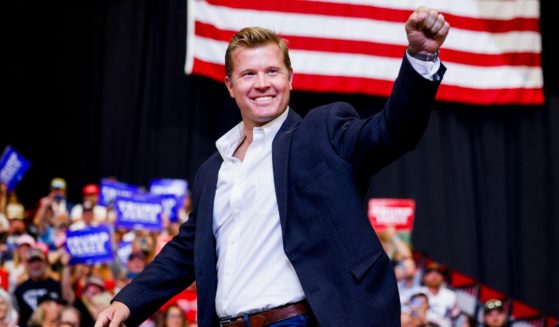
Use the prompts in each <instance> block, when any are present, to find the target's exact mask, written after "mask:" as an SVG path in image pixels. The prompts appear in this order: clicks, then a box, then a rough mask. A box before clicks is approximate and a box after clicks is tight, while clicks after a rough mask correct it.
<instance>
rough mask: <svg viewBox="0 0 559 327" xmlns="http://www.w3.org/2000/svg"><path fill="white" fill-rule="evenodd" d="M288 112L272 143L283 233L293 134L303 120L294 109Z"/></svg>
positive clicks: (275, 182) (275, 181) (275, 183)
mask: <svg viewBox="0 0 559 327" xmlns="http://www.w3.org/2000/svg"><path fill="white" fill-rule="evenodd" d="M288 110H289V113H288V115H287V118H286V120H285V121H284V122H283V125H282V126H281V128H280V130H279V131H278V133H277V134H276V137H275V138H274V141H273V143H272V162H273V168H274V185H275V188H276V198H277V201H278V209H279V215H280V222H281V229H282V230H283V231H285V223H286V219H287V182H288V178H287V177H288V175H287V174H288V167H289V149H290V147H291V138H292V136H293V132H294V130H295V128H296V127H297V125H298V124H299V122H300V121H301V119H302V118H301V116H299V114H297V113H296V112H295V111H293V110H292V109H288Z"/></svg>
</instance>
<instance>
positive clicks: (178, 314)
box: [157, 304, 187, 327]
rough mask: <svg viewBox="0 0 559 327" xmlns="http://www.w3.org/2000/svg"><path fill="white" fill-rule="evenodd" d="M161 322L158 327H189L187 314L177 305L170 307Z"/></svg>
mask: <svg viewBox="0 0 559 327" xmlns="http://www.w3.org/2000/svg"><path fill="white" fill-rule="evenodd" d="M160 320H161V321H160V322H159V323H158V324H157V326H158V327H187V323H186V317H185V314H184V312H183V311H182V309H181V308H180V307H179V306H178V305H176V304H172V305H170V306H168V307H167V309H166V310H165V311H164V312H163V314H162V316H161V319H160Z"/></svg>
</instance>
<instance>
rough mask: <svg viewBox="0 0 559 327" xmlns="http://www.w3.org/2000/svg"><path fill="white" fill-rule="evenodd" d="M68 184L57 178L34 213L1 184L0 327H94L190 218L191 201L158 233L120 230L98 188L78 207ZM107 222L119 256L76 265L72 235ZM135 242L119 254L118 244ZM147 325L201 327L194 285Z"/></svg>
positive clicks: (89, 189)
mask: <svg viewBox="0 0 559 327" xmlns="http://www.w3.org/2000/svg"><path fill="white" fill-rule="evenodd" d="M66 190H67V185H66V181H65V180H64V179H62V178H54V179H53V180H52V181H51V183H50V191H49V193H48V194H47V195H46V196H44V197H43V198H41V199H40V200H39V201H38V204H37V206H36V207H34V208H27V209H26V208H24V206H23V205H22V204H21V203H20V202H19V201H18V198H17V195H16V192H8V191H7V187H6V185H4V184H0V261H1V267H0V285H1V287H0V327H3V326H47V327H48V326H73V327H77V326H93V325H94V323H95V320H96V319H97V315H98V314H99V312H101V311H102V310H103V309H105V308H106V307H107V306H109V304H110V301H111V299H112V298H113V296H114V295H115V294H116V293H117V292H118V291H119V290H120V289H122V287H124V286H125V285H126V284H127V283H129V282H130V281H131V280H132V279H133V278H134V277H135V276H137V275H138V274H139V273H140V272H142V270H143V269H144V267H145V266H146V265H147V264H148V263H149V262H150V261H151V260H152V259H153V257H154V256H155V255H156V254H157V253H156V252H157V250H158V249H159V248H160V247H161V246H162V244H164V242H166V241H168V240H169V239H170V238H171V237H172V236H174V235H175V234H176V233H177V232H178V226H179V224H180V223H182V222H184V221H186V220H187V219H188V213H189V210H190V202H189V198H188V197H187V199H186V200H185V201H184V203H181V207H180V210H179V212H178V219H177V221H171V219H169V217H166V216H165V215H163V228H162V230H161V231H159V232H154V231H145V230H127V229H122V228H114V221H115V219H116V213H115V211H114V210H113V208H112V207H111V206H109V207H105V206H101V205H100V204H99V186H98V185H96V184H88V185H85V186H84V187H83V198H82V200H81V201H80V202H79V203H76V204H71V203H70V201H69V200H68V197H67V194H66ZM100 225H108V226H112V227H111V229H110V230H111V233H112V234H113V235H112V240H113V243H114V244H113V249H114V251H115V255H114V258H113V260H112V261H111V262H106V263H91V264H85V263H72V260H71V259H72V257H71V254H70V253H69V252H68V250H67V248H66V247H65V246H64V245H65V242H66V236H67V232H68V231H78V230H84V229H87V228H88V227H94V226H100ZM124 240H126V241H128V242H129V243H131V246H130V249H129V250H128V252H129V254H128V255H127V256H126V257H124V258H122V255H118V254H117V253H116V251H117V248H118V247H117V243H118V242H121V241H124ZM144 326H189V327H192V326H197V324H196V286H195V284H193V285H191V286H190V287H189V288H187V289H186V290H185V291H184V292H183V293H181V294H179V295H178V296H176V297H175V298H173V299H172V300H170V301H169V302H168V303H167V304H166V305H165V306H163V307H162V308H161V310H160V312H158V313H157V314H156V315H154V316H153V317H152V318H151V319H149V320H148V321H146V322H145V323H144Z"/></svg>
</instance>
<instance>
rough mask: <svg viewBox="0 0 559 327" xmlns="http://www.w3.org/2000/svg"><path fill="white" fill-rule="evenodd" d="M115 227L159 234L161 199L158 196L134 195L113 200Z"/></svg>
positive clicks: (161, 225) (161, 209)
mask: <svg viewBox="0 0 559 327" xmlns="http://www.w3.org/2000/svg"><path fill="white" fill-rule="evenodd" d="M115 211H116V221H115V227H117V228H126V229H136V230H148V231H155V232H159V231H161V229H162V228H163V223H162V217H161V216H162V213H163V205H162V199H161V196H159V195H152V194H134V195H133V196H132V197H121V196H117V197H116V199H115Z"/></svg>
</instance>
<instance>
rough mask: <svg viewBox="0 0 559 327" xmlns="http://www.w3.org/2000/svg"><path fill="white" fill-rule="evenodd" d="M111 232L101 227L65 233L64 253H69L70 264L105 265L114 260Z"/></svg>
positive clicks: (107, 227) (105, 227) (106, 227)
mask: <svg viewBox="0 0 559 327" xmlns="http://www.w3.org/2000/svg"><path fill="white" fill-rule="evenodd" d="M112 244H113V242H112V238H111V230H110V228H109V226H105V225H101V226H97V227H89V228H86V229H80V230H76V231H70V230H69V231H67V232H66V251H68V253H70V255H71V259H70V264H77V263H84V264H95V263H106V262H111V261H113V259H114V256H113V249H112Z"/></svg>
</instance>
